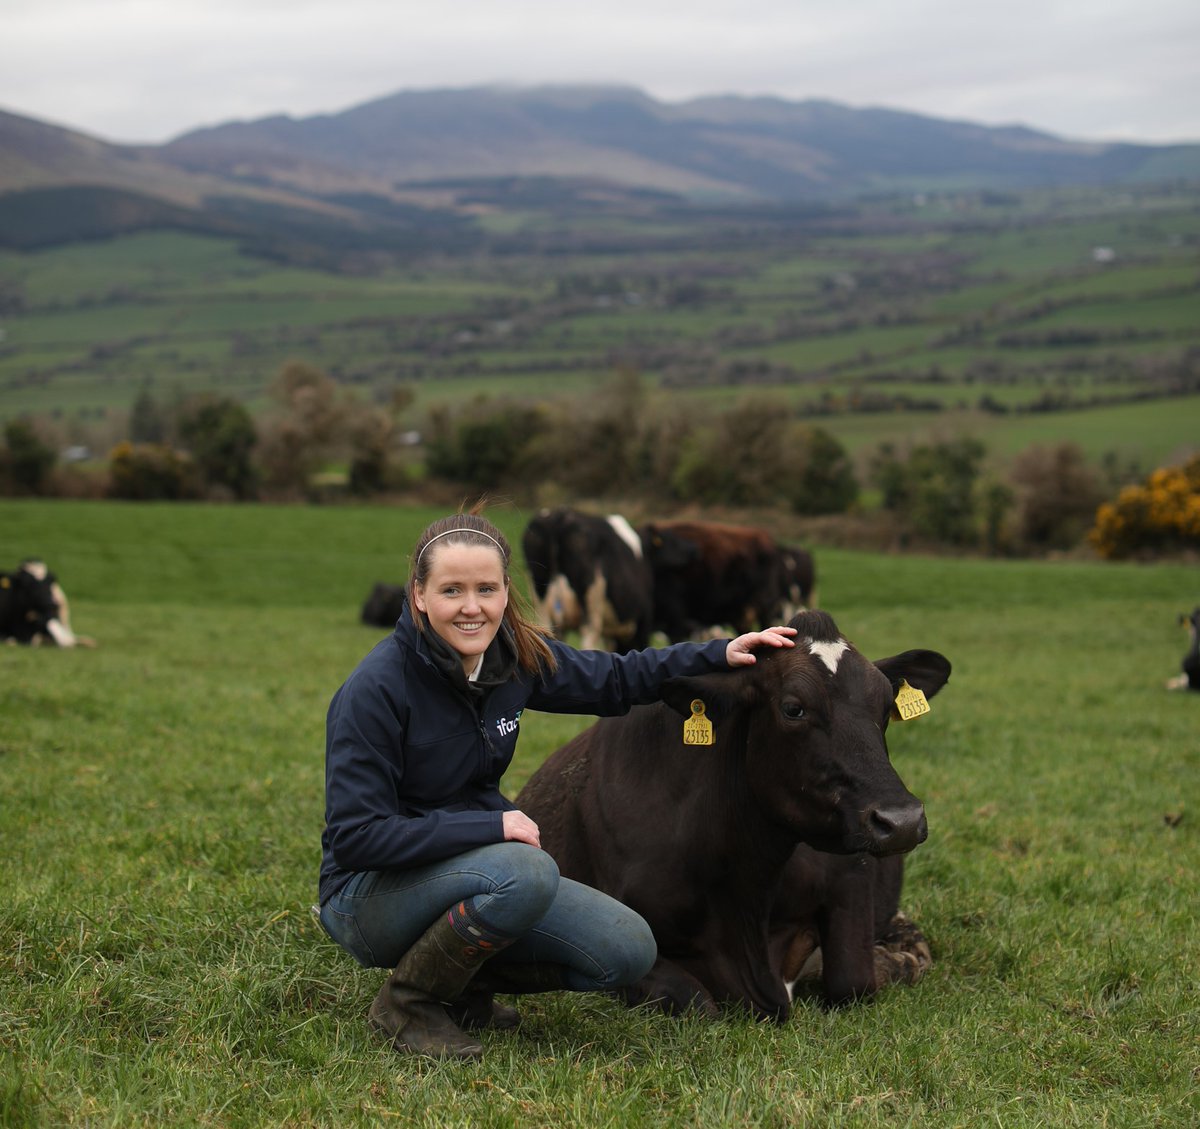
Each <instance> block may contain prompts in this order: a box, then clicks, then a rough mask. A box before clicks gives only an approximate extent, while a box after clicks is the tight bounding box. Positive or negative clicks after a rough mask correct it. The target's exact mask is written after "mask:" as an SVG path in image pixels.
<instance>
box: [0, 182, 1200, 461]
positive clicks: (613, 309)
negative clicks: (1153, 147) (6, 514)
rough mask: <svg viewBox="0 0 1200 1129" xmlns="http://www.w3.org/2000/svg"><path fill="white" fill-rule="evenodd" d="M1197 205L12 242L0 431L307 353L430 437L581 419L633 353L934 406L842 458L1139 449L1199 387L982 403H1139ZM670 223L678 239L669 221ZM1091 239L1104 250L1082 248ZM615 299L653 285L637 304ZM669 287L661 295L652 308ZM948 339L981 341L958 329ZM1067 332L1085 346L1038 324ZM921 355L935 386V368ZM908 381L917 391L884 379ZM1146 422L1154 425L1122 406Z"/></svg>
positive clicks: (856, 435) (1182, 285)
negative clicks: (348, 239) (919, 451)
mask: <svg viewBox="0 0 1200 1129" xmlns="http://www.w3.org/2000/svg"><path fill="white" fill-rule="evenodd" d="M1195 201H1196V195H1195V192H1194V190H1193V191H1188V190H1185V189H1179V190H1176V191H1172V192H1168V191H1156V192H1150V191H1141V192H1135V193H1120V194H1118V193H1110V192H1106V191H1083V190H1080V191H1077V192H1072V191H1065V190H1064V191H1062V192H1060V193H1028V194H1013V195H1012V196H1011V198H1007V197H1006V198H1005V199H1004V200H1003V201H1001V202H992V203H988V202H986V201H985V202H981V201H979V200H977V199H975V198H974V197H972V196H971V195H969V194H967V195H962V196H954V197H946V198H941V197H938V196H936V195H935V196H930V197H929V198H928V202H927V208H928V210H926V209H925V208H922V207H917V206H916V204H913V203H911V202H910V203H908V204H905V203H904V202H903V201H900V202H897V203H895V204H893V205H887V206H885V205H880V206H879V209H878V210H877V211H871V210H870V209H867V211H865V212H864V213H863V216H862V217H861V221H859V220H852V219H849V218H846V217H841V218H838V219H837V220H836V221H834V220H830V221H829V222H828V223H822V222H818V221H813V223H812V225H811V226H809V225H807V224H806V223H805V222H799V221H798V223H797V226H796V227H795V228H789V227H787V226H786V225H785V226H783V227H781V228H780V229H779V231H778V232H775V231H774V230H773V229H771V228H770V227H769V225H768V226H766V227H763V228H761V229H760V228H758V227H756V226H755V225H754V224H753V223H750V224H748V225H747V226H746V228H745V236H744V238H742V237H741V231H740V229H739V232H738V235H737V236H736V237H734V236H733V235H732V234H731V233H732V232H733V230H734V229H733V228H732V227H731V226H730V221H728V220H725V221H722V220H721V219H720V218H719V217H717V218H713V217H711V216H708V217H705V216H701V217H697V218H689V217H688V216H686V215H683V214H678V215H671V216H667V217H665V218H664V217H661V216H660V217H655V216H654V215H652V214H649V213H647V214H646V215H631V216H627V217H618V216H612V217H600V218H599V219H597V218H596V217H583V218H581V219H580V221H579V222H580V223H581V225H582V226H581V227H580V229H579V233H578V234H579V235H580V236H582V235H583V234H584V233H585V232H587V231H600V230H601V229H603V231H606V232H608V233H610V234H612V233H616V232H620V238H619V239H616V238H614V239H613V240H612V241H611V242H608V243H605V242H604V241H603V240H601V241H600V242H599V244H598V245H600V246H602V247H603V249H602V250H600V251H597V252H595V253H592V252H588V251H580V250H561V249H560V250H559V251H557V252H556V253H554V254H541V253H539V247H540V243H539V242H538V238H540V237H538V238H535V237H534V236H533V235H531V236H530V238H529V241H528V245H527V246H523V247H515V246H512V245H508V246H506V247H505V249H504V250H503V252H502V253H501V252H499V251H498V252H497V253H494V254H490V255H472V256H469V257H463V258H459V259H456V258H454V257H452V256H440V257H430V258H428V259H422V260H414V261H412V262H409V263H406V264H400V265H394V266H392V267H391V268H389V269H388V270H386V271H384V272H383V273H381V274H379V275H371V276H368V275H362V276H356V275H337V274H333V273H330V272H327V271H320V270H313V269H303V268H300V267H296V266H287V265H281V264H280V263H276V262H271V261H267V260H264V259H259V258H255V257H253V256H250V255H248V254H245V253H243V252H242V251H241V250H240V249H239V247H238V246H237V244H236V243H234V242H233V241H230V240H223V239H209V238H202V237H198V236H192V235H184V234H178V233H167V232H159V233H147V234H141V235H136V236H129V237H124V238H118V239H113V240H109V241H102V242H95V243H86V244H77V245H73V246H68V247H61V248H52V249H46V250H40V251H36V252H31V253H12V252H3V253H0V424H2V423H4V422H7V421H8V420H10V419H12V418H15V417H16V416H19V415H22V414H33V415H39V416H43V417H52V418H53V420H54V421H55V423H56V425H57V426H58V427H59V429H60V430H62V431H63V432H64V433H67V432H69V433H70V434H71V435H72V436H73V437H74V436H77V435H80V434H82V431H83V430H86V428H87V427H89V426H93V425H94V423H95V421H96V420H98V419H101V418H103V419H104V420H105V422H104V424H103V425H102V427H103V430H104V432H105V437H104V438H103V439H101V438H100V437H97V438H96V442H95V443H94V444H93V445H98V444H99V443H100V442H108V435H109V434H110V433H111V432H112V431H113V429H114V428H119V427H120V426H121V425H122V422H123V420H124V418H125V413H127V412H128V410H129V407H130V405H131V404H132V403H133V402H134V400H135V398H136V397H137V395H138V393H139V392H140V391H141V390H142V388H143V387H147V388H149V389H150V390H151V391H152V393H153V394H154V395H155V396H156V397H158V398H159V399H161V400H162V401H163V402H164V403H168V404H169V403H171V402H173V401H174V400H175V399H176V398H178V397H186V396H187V395H189V394H197V393H220V394H224V395H230V396H234V397H237V398H238V399H240V400H242V401H244V402H245V403H246V404H247V405H248V406H249V407H250V409H251V410H252V411H256V412H257V411H260V410H261V409H262V407H263V406H264V405H265V404H266V402H267V401H266V396H265V390H266V389H267V387H268V386H269V385H270V382H271V381H272V379H273V378H274V377H275V375H276V374H277V373H278V371H279V369H280V367H281V366H282V365H283V364H285V363H286V362H288V361H289V360H299V361H304V362H307V363H309V364H312V365H315V366H317V367H318V368H321V369H322V370H324V371H327V372H329V373H330V374H332V375H333V376H334V377H335V378H336V379H338V380H340V381H342V382H343V383H345V384H346V385H347V387H348V388H349V389H350V390H351V391H352V392H353V393H354V394H355V395H358V396H360V397H363V398H374V399H377V400H379V401H381V402H382V401H386V400H387V398H388V397H390V395H391V393H392V392H393V391H394V389H395V387H396V385H397V383H398V382H400V381H411V382H413V384H414V387H415V388H416V390H417V393H418V395H417V399H416V402H415V403H414V405H413V407H412V409H411V410H410V412H409V416H408V419H407V420H406V421H405V426H406V427H412V428H416V429H422V428H424V427H425V426H426V424H427V422H428V419H429V416H430V414H431V413H432V412H433V411H434V410H435V409H437V408H439V407H443V406H445V407H449V408H451V409H455V408H459V407H461V406H463V405H464V404H466V403H468V402H470V401H471V400H472V399H474V398H475V397H477V396H480V395H487V396H492V397H496V398H520V399H526V400H535V401H536V400H548V399H552V398H553V399H563V398H568V397H574V398H577V399H578V400H579V401H580V406H581V410H583V411H586V410H587V401H588V400H589V399H590V398H591V397H592V396H594V394H595V392H596V389H597V387H598V386H599V385H600V384H601V383H602V382H603V381H604V380H605V379H606V378H607V377H608V376H609V374H610V373H611V371H612V369H613V367H614V365H616V364H618V363H630V364H634V365H636V366H638V367H639V369H640V371H642V372H643V375H644V377H645V379H646V382H647V385H648V386H649V387H651V388H657V386H658V385H659V383H660V381H661V378H662V377H663V376H664V374H665V373H667V372H668V370H673V371H675V372H676V373H677V372H678V371H679V370H680V367H681V366H685V367H686V369H687V372H688V376H689V379H691V380H693V381H694V382H695V386H694V387H682V388H681V387H673V388H671V389H670V390H664V391H663V393H662V394H663V395H664V396H665V397H669V398H670V400H671V402H672V403H677V404H678V405H679V410H680V411H681V412H688V411H691V410H694V409H698V410H708V411H711V410H717V409H718V408H723V407H727V406H730V405H732V404H735V403H737V402H738V401H739V400H741V399H743V398H745V397H746V396H749V395H754V396H759V395H769V396H778V397H779V398H780V400H781V402H785V403H788V404H790V405H793V406H794V405H803V404H807V403H812V402H814V401H818V400H821V399H822V398H825V399H826V400H831V401H833V402H835V403H837V404H841V405H843V408H844V409H848V407H850V406H852V405H853V403H854V401H855V393H856V391H857V390H859V389H861V388H864V387H869V388H871V389H872V390H875V389H877V390H881V391H885V392H888V391H890V392H893V393H899V392H901V391H903V392H905V393H906V394H908V395H911V396H915V397H920V398H922V399H937V400H939V401H941V402H942V403H944V404H945V405H946V409H947V410H946V411H943V412H939V413H935V414H934V415H932V416H929V415H928V413H925V414H923V413H912V412H902V411H900V412H888V413H883V414H872V415H862V414H859V413H857V412H855V411H852V410H843V409H839V411H838V413H837V414H835V415H822V416H821V418H820V422H821V424H822V426H825V427H827V428H828V430H830V431H831V432H832V433H833V434H834V435H836V436H837V437H838V438H839V439H841V440H842V441H843V442H844V443H846V444H847V445H848V446H851V447H852V448H853V449H854V450H859V449H861V448H862V446H863V445H864V444H867V443H870V444H874V443H876V442H883V441H889V442H893V443H898V444H903V443H906V442H909V441H912V440H914V439H917V438H921V437H923V436H925V435H928V434H929V429H930V428H932V429H934V430H936V431H937V432H939V433H942V434H951V435H952V434H955V433H960V432H962V433H966V432H970V433H980V434H981V435H984V437H985V438H986V437H990V436H995V440H996V444H997V454H998V455H1004V454H1006V453H1011V452H1014V451H1016V450H1020V449H1021V446H1022V445H1023V444H1022V440H1023V439H1024V437H1025V436H1026V435H1029V434H1033V435H1036V436H1037V440H1038V441H1042V440H1043V437H1045V436H1046V435H1048V434H1049V435H1052V438H1053V440H1054V441H1056V442H1057V441H1063V440H1069V441H1074V442H1077V443H1079V444H1080V445H1081V446H1082V447H1084V449H1085V450H1087V451H1088V452H1089V453H1093V454H1097V455H1098V454H1102V453H1104V452H1106V451H1108V450H1114V449H1118V448H1129V447H1133V446H1136V447H1137V450H1135V451H1134V452H1133V454H1134V455H1135V456H1136V457H1137V458H1138V459H1139V460H1140V461H1141V462H1142V463H1143V464H1145V465H1149V464H1152V463H1154V462H1156V461H1157V460H1159V459H1161V458H1163V457H1165V456H1166V455H1169V454H1172V453H1174V452H1175V451H1177V450H1178V449H1179V448H1180V446H1181V445H1182V444H1186V443H1194V441H1195V440H1194V434H1193V433H1194V427H1190V428H1189V412H1191V411H1192V410H1193V409H1194V397H1191V398H1189V399H1186V400H1174V401H1171V402H1170V406H1166V405H1164V406H1162V407H1161V408H1159V407H1157V406H1149V405H1145V404H1133V405H1129V406H1126V407H1122V408H1120V409H1112V410H1111V411H1110V410H1108V409H1098V410H1095V411H1078V412H1076V411H1072V412H1064V413H1055V414H1054V415H1053V416H1052V417H1046V418H1042V417H1037V418H1029V419H1027V418H1025V417H1023V416H1014V417H999V418H995V417H993V418H987V419H979V418H977V412H976V406H977V404H978V401H979V398H980V397H981V396H982V395H983V394H984V393H985V392H986V393H987V394H989V395H991V396H992V397H993V398H994V399H996V400H999V401H1001V402H1002V403H1004V404H1006V405H1008V406H1009V407H1011V408H1014V409H1016V408H1020V407H1021V406H1023V405H1028V404H1031V403H1033V402H1035V401H1037V400H1038V399H1039V398H1040V397H1041V396H1043V394H1044V393H1045V392H1046V391H1047V389H1050V390H1054V389H1057V388H1063V387H1065V388H1066V389H1068V390H1069V391H1071V393H1072V394H1073V395H1077V396H1078V397H1079V398H1080V399H1083V398H1086V397H1087V396H1090V395H1091V394H1092V393H1093V392H1101V393H1106V394H1121V395H1126V396H1130V395H1132V394H1134V393H1137V392H1139V391H1141V387H1140V385H1141V384H1142V383H1146V382H1148V381H1149V380H1151V379H1154V378H1152V377H1149V376H1147V375H1146V374H1147V373H1148V372H1151V371H1154V370H1163V369H1165V368H1166V367H1168V366H1174V368H1175V370H1176V371H1182V370H1183V369H1184V368H1185V359H1186V357H1187V356H1188V355H1189V351H1190V350H1194V349H1195V348H1196V347H1197V346H1200V319H1198V318H1197V316H1196V314H1197V308H1198V307H1197V293H1196V291H1195V288H1194V287H1195V284H1196V280H1197V278H1200V259H1198V258H1197V253H1196V247H1197V242H1196V240H1197V236H1198V235H1200V219H1197V213H1196V209H1195ZM544 219H545V222H544V223H543V224H542V228H543V234H544V233H545V230H546V229H552V230H554V231H555V232H557V233H558V234H557V235H556V236H555V238H556V239H557V238H559V237H562V238H563V239H566V237H567V234H568V228H569V220H567V219H562V218H555V217H549V218H544ZM593 220H595V222H593ZM497 222H499V221H497ZM638 233H641V236H642V237H643V239H644V245H643V244H639V242H638V239H637V235H638ZM670 233H673V234H674V235H676V236H679V237H680V238H679V239H678V241H677V242H674V241H672V240H666V241H664V240H663V239H662V236H663V235H664V234H670ZM685 235H686V236H690V237H691V238H683V236H685ZM579 243H580V245H581V246H583V245H586V241H585V240H583V239H582V238H581V239H580V240H579ZM570 245H571V241H570V240H567V241H566V243H565V244H564V246H570ZM1097 246H1109V247H1112V248H1113V250H1114V251H1115V253H1116V258H1115V259H1114V260H1113V261H1112V262H1108V263H1097V262H1095V261H1094V260H1093V257H1092V251H1093V248H1094V247H1097ZM691 287H695V288H696V289H695V292H694V293H692V294H691V296H690V298H689V297H688V290H689V288H691ZM610 290H611V291H612V293H609V291H610ZM630 290H635V291H637V292H638V293H639V294H640V295H641V299H642V300H641V301H640V302H629V301H627V300H625V299H624V297H623V295H624V294H625V293H626V292H627V291H630ZM589 292H590V293H592V295H593V297H592V299H591V300H589V299H587V298H586V297H584V296H583V295H585V294H587V293H589ZM666 295H675V298H674V299H672V301H675V304H674V305H662V304H660V301H661V299H663V297H664V296H666ZM680 295H682V296H683V299H682V300H681V301H680V300H676V299H679V297H680ZM568 296H569V297H568ZM825 330H828V331H827V332H826V331H825ZM962 330H969V331H970V335H969V336H966V337H960V338H959V339H957V340H955V339H954V334H955V333H956V331H962ZM1069 330H1081V331H1086V332H1087V333H1090V334H1094V335H1095V341H1093V342H1091V343H1083V344H1080V343H1078V342H1077V343H1073V344H1071V345H1070V346H1062V347H1057V346H1053V345H1052V344H1049V343H1046V342H1045V341H1039V340H1037V335H1038V334H1046V333H1050V332H1052V331H1069ZM1126 331H1133V333H1132V335H1131V337H1132V339H1130V340H1125V339H1123V335H1124V334H1125V333H1126ZM1012 334H1028V335H1029V339H1028V344H1027V345H1021V346H1020V347H1014V346H1012V345H1011V344H1009V345H1006V344H1004V338H1005V337H1007V336H1011V335H1012ZM747 341H752V342H755V343H754V344H746V342H747ZM760 341H761V343H758V342H760ZM1143 362H1144V363H1143ZM734 364H739V365H742V366H751V368H753V367H754V366H756V365H760V364H763V365H765V364H772V365H775V366H779V367H783V366H786V367H788V368H790V369H792V370H794V372H795V374H796V375H795V376H794V377H791V378H789V379H788V381H787V382H786V383H783V384H779V385H771V386H759V385H754V384H749V383H741V384H738V385H736V386H732V387H726V386H717V387H712V386H710V385H709V381H715V380H718V379H722V378H723V374H725V372H726V371H727V370H728V369H729V367H730V366H731V365H734ZM934 370H937V371H938V372H940V373H941V374H942V375H943V377H944V378H945V380H944V382H941V383H938V384H930V385H925V384H923V383H922V382H921V380H920V379H919V378H920V377H921V376H922V375H924V374H925V373H927V372H930V371H934ZM983 370H986V371H987V372H988V373H989V374H990V375H988V376H987V379H986V382H985V380H984V379H983V377H982V375H981V372H982V371H983ZM784 371H786V368H785V369H784ZM1114 372H1115V373H1116V374H1117V376H1118V377H1119V381H1118V382H1116V383H1114V382H1113V374H1114ZM907 374H912V376H913V378H914V379H913V380H912V382H911V383H910V382H909V381H908V380H907V379H905V380H904V381H903V383H899V382H897V379H896V378H897V377H906V376H907ZM1126 411H1128V412H1129V413H1130V419H1132V420H1134V421H1135V422H1134V424H1133V425H1131V426H1130V427H1129V428H1127V427H1126V426H1125V422H1124V415H1123V413H1124V412H1126ZM1151 417H1153V418H1154V419H1156V420H1157V419H1160V418H1161V421H1162V427H1161V428H1157V427H1151V426H1147V427H1145V428H1142V427H1140V426H1139V425H1138V424H1137V423H1136V420H1138V419H1141V418H1151ZM1185 432H1186V433H1187V434H1184V433H1185ZM72 441H74V439H73V440H72ZM84 441H86V437H85V439H84ZM989 441H990V439H989Z"/></svg>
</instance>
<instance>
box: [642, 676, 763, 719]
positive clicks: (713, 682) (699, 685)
mask: <svg viewBox="0 0 1200 1129" xmlns="http://www.w3.org/2000/svg"><path fill="white" fill-rule="evenodd" d="M747 669H749V670H753V669H754V668H753V667H743V668H740V669H738V670H730V671H729V673H728V674H726V673H724V672H721V673H719V674H701V675H698V676H697V677H695V678H671V679H668V680H667V681H666V682H664V683H663V685H662V690H661V694H662V700H663V701H664V702H666V703H667V705H668V706H670V707H671V709H673V710H674V711H675V712H676V713H677V714H679V716H680V717H691V716H692V702H694V701H696V699H697V698H698V699H699V700H700V701H702V702H703V703H704V714H705V716H706V717H707V718H708V719H709V720H710V721H711V722H712V723H713V724H714V725H720V724H721V722H722V721H724V720H725V719H726V718H727V717H729V716H730V715H731V714H732V713H733V712H734V711H735V710H736V709H737V708H738V707H739V706H742V705H744V704H745V703H746V701H747V696H748V695H752V694H753V687H752V685H751V683H750V681H749V680H748V679H747V678H746V677H745V676H744V675H743V673H742V672H743V671H744V670H747Z"/></svg>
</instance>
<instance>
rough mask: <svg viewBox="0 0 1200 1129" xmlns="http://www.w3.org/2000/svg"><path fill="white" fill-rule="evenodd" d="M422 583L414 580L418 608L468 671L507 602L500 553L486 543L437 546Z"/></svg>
mask: <svg viewBox="0 0 1200 1129" xmlns="http://www.w3.org/2000/svg"><path fill="white" fill-rule="evenodd" d="M428 551H429V552H430V553H432V554H433V561H432V563H431V564H430V566H429V574H428V576H426V578H425V583H424V584H414V585H413V598H414V600H415V601H416V605H417V607H418V608H419V609H420V610H421V611H423V612H424V613H425V614H426V616H428V617H429V625H430V626H431V627H432V628H433V629H434V631H436V632H437V633H438V635H440V636H441V637H442V639H444V640H445V641H446V642H447V643H449V644H450V646H451V647H453V648H454V650H455V651H457V652H458V656H459V658H461V659H462V664H463V670H464V671H465V672H466V673H467V674H470V673H471V672H472V671H473V670H474V669H475V666H476V664H477V663H478V662H479V656H480V655H482V654H483V652H484V651H486V650H487V649H488V646H489V645H490V644H491V642H492V640H493V639H495V638H496V632H497V631H499V630H500V624H501V622H502V620H503V618H504V609H505V608H506V607H508V585H507V584H505V582H504V564H503V562H502V561H501V559H500V554H499V553H498V552H497V551H496V550H495V549H492V548H489V547H488V546H486V545H435V546H432V547H431V548H430V549H429V550H428Z"/></svg>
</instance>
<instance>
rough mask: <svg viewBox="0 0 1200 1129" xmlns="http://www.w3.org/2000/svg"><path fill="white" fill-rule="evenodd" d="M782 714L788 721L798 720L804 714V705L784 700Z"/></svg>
mask: <svg viewBox="0 0 1200 1129" xmlns="http://www.w3.org/2000/svg"><path fill="white" fill-rule="evenodd" d="M782 708H783V716H784V717H786V718H788V719H789V720H790V721H799V720H800V719H801V718H802V717H803V716H804V707H803V706H802V705H800V703H799V702H784V704H783V707H782Z"/></svg>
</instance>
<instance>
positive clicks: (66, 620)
mask: <svg viewBox="0 0 1200 1129" xmlns="http://www.w3.org/2000/svg"><path fill="white" fill-rule="evenodd" d="M0 641H2V642H6V643H22V644H26V645H30V646H34V647H37V646H41V645H42V644H48V645H50V646H58V647H94V646H95V645H96V641H95V640H94V639H91V638H89V637H88V636H86V635H76V634H75V632H74V631H72V630H71V609H70V605H69V603H68V602H67V594H66V593H65V592H64V591H63V590H62V587H61V586H60V585H59V583H58V578H57V577H56V576H55V575H54V573H52V572H51V571H50V570H49V569H48V568H47V567H46V564H45V562H44V561H41V560H37V559H35V558H29V559H27V560H24V561H22V562H21V563H20V564H19V565H18V566H17V567H16V569H14V570H13V571H12V572H3V573H0Z"/></svg>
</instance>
